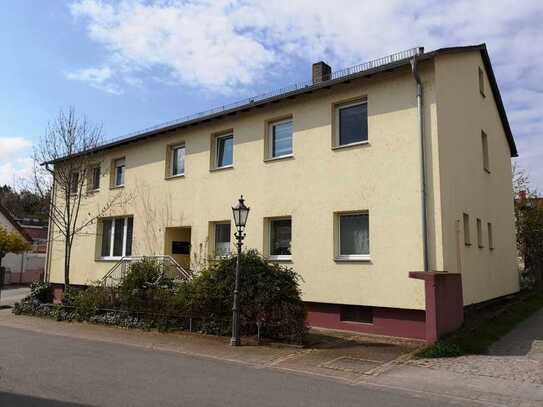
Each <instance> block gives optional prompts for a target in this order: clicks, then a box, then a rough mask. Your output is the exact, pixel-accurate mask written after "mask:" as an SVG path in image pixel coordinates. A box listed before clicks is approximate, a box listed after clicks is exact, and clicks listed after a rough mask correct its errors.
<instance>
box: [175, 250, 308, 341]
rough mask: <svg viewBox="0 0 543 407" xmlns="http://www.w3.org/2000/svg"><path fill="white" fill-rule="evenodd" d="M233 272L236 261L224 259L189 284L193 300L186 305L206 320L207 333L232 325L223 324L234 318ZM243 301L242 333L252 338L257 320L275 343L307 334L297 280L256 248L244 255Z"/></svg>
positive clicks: (242, 276)
mask: <svg viewBox="0 0 543 407" xmlns="http://www.w3.org/2000/svg"><path fill="white" fill-rule="evenodd" d="M235 268H236V258H235V257H231V258H227V259H222V260H220V261H218V262H216V263H214V264H212V265H211V266H210V267H209V268H208V269H207V270H203V271H202V273H201V274H199V275H198V276H196V277H195V278H194V280H193V281H192V282H191V284H190V294H189V296H188V298H189V299H190V300H189V301H187V302H186V304H185V306H187V307H188V308H189V309H190V311H191V312H193V313H196V314H198V315H203V316H206V317H207V328H209V329H218V328H217V327H221V326H224V327H225V328H226V329H229V327H230V324H229V323H226V324H225V323H224V322H225V321H226V322H229V321H231V318H232V302H233V296H232V293H233V290H234V280H235ZM239 301H240V330H241V332H242V333H244V334H254V333H255V332H256V322H257V321H258V322H262V323H263V325H262V327H263V328H262V329H263V334H264V335H265V336H267V337H270V338H274V339H282V340H285V339H286V340H291V341H295V342H300V341H301V340H302V338H303V336H304V335H305V333H306V327H305V317H306V309H305V305H304V303H303V302H302V300H301V296H300V288H299V276H298V275H297V274H296V273H295V272H294V271H293V270H292V269H291V268H288V267H285V266H281V265H278V264H272V263H269V262H267V261H266V260H265V259H264V258H263V257H262V256H260V255H259V254H258V252H257V251H256V250H249V251H247V252H246V253H243V254H242V256H241V259H240V291H239ZM204 329H206V326H204ZM220 333H221V334H223V332H220Z"/></svg>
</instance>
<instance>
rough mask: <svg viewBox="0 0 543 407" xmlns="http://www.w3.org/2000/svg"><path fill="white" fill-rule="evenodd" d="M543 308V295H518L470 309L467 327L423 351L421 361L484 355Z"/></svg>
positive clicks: (463, 326) (532, 293)
mask: <svg viewBox="0 0 543 407" xmlns="http://www.w3.org/2000/svg"><path fill="white" fill-rule="evenodd" d="M541 308H543V293H542V292H533V291H522V292H520V293H518V294H515V295H511V296H507V297H505V298H502V299H499V300H496V301H493V302H490V303H487V304H478V305H475V306H471V307H467V308H466V311H465V321H464V325H462V327H461V328H460V329H458V330H457V331H455V332H453V333H452V334H449V335H447V336H446V337H444V338H443V339H441V340H440V341H439V342H437V343H436V344H434V345H432V346H430V347H428V348H425V349H423V350H422V351H421V352H419V354H418V355H417V356H419V357H429V358H436V357H454V356H461V355H464V354H484V353H486V352H487V351H488V348H489V347H490V345H492V344H493V343H494V342H496V341H497V340H498V339H500V338H501V337H502V336H504V335H505V334H506V333H508V332H509V331H511V330H512V329H513V328H514V327H515V326H516V325H517V324H518V323H519V322H521V321H523V320H524V319H526V318H528V317H529V316H530V315H532V314H533V313H534V312H535V311H537V310H539V309H541Z"/></svg>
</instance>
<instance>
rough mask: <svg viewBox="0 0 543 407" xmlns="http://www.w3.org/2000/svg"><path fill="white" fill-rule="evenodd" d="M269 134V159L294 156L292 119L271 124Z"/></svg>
mask: <svg viewBox="0 0 543 407" xmlns="http://www.w3.org/2000/svg"><path fill="white" fill-rule="evenodd" d="M268 134H269V141H268V144H269V154H268V155H269V157H268V158H279V157H286V156H290V155H292V119H287V120H281V121H277V122H273V123H270V124H269V129H268Z"/></svg>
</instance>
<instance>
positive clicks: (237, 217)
mask: <svg viewBox="0 0 543 407" xmlns="http://www.w3.org/2000/svg"><path fill="white" fill-rule="evenodd" d="M232 213H233V214H234V224H235V225H236V229H237V232H236V233H234V237H235V238H236V240H237V247H238V256H237V258H236V282H235V285H234V305H233V306H232V339H230V345H232V346H239V345H240V339H239V298H238V297H239V261H240V256H241V246H243V239H244V238H245V233H243V229H245V225H246V224H247V217H248V216H249V208H248V207H247V206H245V200H244V199H243V195H241V197H240V198H239V200H238V203H237V204H236V205H235V206H233V207H232Z"/></svg>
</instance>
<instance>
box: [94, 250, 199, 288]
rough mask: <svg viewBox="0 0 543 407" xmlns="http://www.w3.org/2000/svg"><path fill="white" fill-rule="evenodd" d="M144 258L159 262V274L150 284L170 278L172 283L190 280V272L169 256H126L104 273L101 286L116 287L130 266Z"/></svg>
mask: <svg viewBox="0 0 543 407" xmlns="http://www.w3.org/2000/svg"><path fill="white" fill-rule="evenodd" d="M144 258H148V259H153V260H155V261H157V262H159V264H160V266H161V273H160V275H159V276H158V278H157V281H150V283H158V282H159V281H160V280H161V279H162V278H164V277H167V278H170V279H172V280H174V281H186V280H190V279H192V272H191V271H190V270H187V269H185V268H183V267H182V266H181V265H180V264H179V263H178V262H176V261H175V259H174V258H173V257H171V256H167V255H161V256H126V257H122V258H121V259H120V260H119V261H118V262H117V263H115V265H114V266H113V267H112V268H111V269H110V270H109V271H108V272H107V273H106V275H105V276H104V277H103V278H102V280H101V284H102V285H103V286H105V287H116V286H118V285H119V284H120V282H121V281H122V279H123V278H124V277H125V276H126V275H127V274H128V273H129V272H130V267H131V265H132V264H133V263H135V262H137V261H140V260H142V259H144Z"/></svg>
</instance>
